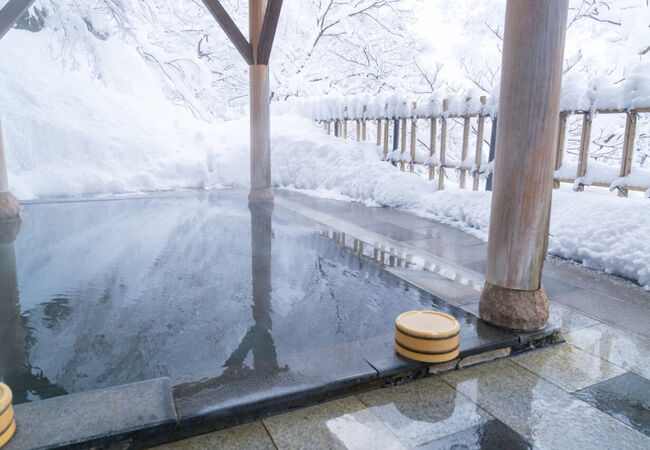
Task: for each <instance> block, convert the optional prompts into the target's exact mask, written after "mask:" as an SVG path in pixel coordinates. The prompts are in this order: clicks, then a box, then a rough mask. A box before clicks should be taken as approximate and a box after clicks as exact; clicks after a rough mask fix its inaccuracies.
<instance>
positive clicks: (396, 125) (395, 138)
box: [390, 119, 399, 163]
mask: <svg viewBox="0 0 650 450" xmlns="http://www.w3.org/2000/svg"><path fill="white" fill-rule="evenodd" d="M398 148H399V119H393V153H391V155H390V161H391V162H392V163H395V156H394V154H395V150H397V149H398Z"/></svg>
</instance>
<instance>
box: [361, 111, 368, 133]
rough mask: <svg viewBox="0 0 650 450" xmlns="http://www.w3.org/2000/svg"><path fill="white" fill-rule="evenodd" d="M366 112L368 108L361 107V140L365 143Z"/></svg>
mask: <svg viewBox="0 0 650 450" xmlns="http://www.w3.org/2000/svg"><path fill="white" fill-rule="evenodd" d="M366 111H368V107H367V106H366V105H363V118H362V119H361V140H363V141H365V140H366V138H367V134H366Z"/></svg>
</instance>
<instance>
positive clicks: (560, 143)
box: [553, 112, 567, 189]
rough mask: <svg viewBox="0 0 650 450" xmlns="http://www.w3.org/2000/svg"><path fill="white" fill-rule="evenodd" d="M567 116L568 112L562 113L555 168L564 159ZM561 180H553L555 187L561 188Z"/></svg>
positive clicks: (558, 166) (558, 131)
mask: <svg viewBox="0 0 650 450" xmlns="http://www.w3.org/2000/svg"><path fill="white" fill-rule="evenodd" d="M566 116H567V113H565V112H561V113H560V125H559V127H558V130H557V147H556V152H555V170H558V169H559V168H560V167H562V160H563V159H564V141H565V140H566ZM559 188H560V182H559V181H555V180H553V189H559Z"/></svg>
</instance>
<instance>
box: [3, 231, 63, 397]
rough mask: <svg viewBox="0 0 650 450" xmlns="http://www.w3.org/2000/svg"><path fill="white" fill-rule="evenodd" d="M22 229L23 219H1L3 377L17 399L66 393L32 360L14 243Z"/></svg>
mask: <svg viewBox="0 0 650 450" xmlns="http://www.w3.org/2000/svg"><path fill="white" fill-rule="evenodd" d="M19 231H20V220H12V221H4V222H0V380H1V381H3V382H4V383H6V384H7V385H8V386H9V387H11V388H12V390H14V403H23V402H26V401H28V398H27V397H28V394H31V395H33V396H34V397H36V398H41V397H51V396H53V395H63V394H66V392H65V391H64V390H63V389H61V388H60V387H58V386H56V385H55V384H52V383H50V381H49V380H48V379H47V377H46V376H44V375H43V373H42V372H41V371H40V370H39V369H38V368H35V367H32V366H31V365H30V364H29V362H28V358H27V351H28V347H29V344H30V342H31V341H32V340H33V338H32V336H31V335H30V333H29V331H30V330H29V328H27V327H26V326H25V325H24V323H25V321H24V320H23V318H22V317H21V315H20V301H19V294H18V277H17V276H16V251H15V246H14V241H15V239H16V236H17V235H18V232H19Z"/></svg>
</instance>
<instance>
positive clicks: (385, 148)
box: [384, 119, 390, 160]
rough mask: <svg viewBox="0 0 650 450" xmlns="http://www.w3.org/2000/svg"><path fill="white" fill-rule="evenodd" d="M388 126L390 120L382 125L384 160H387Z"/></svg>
mask: <svg viewBox="0 0 650 450" xmlns="http://www.w3.org/2000/svg"><path fill="white" fill-rule="evenodd" d="M389 126H390V119H386V123H385V124H384V160H386V159H388V127H389Z"/></svg>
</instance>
